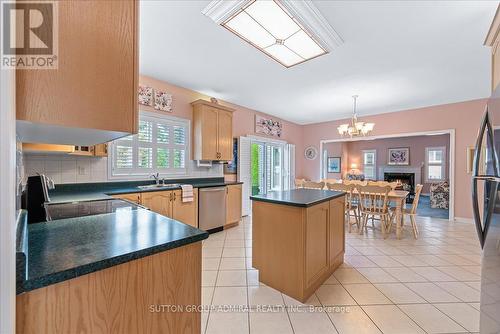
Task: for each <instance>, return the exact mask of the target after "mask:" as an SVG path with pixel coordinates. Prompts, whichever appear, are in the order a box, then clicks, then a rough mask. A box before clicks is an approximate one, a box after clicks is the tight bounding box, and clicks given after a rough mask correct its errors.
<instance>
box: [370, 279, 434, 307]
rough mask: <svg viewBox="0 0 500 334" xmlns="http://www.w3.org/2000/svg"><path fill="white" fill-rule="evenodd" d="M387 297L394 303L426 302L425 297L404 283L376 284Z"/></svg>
mask: <svg viewBox="0 0 500 334" xmlns="http://www.w3.org/2000/svg"><path fill="white" fill-rule="evenodd" d="M375 287H376V288H377V289H379V290H380V291H381V292H382V293H383V294H384V295H385V296H386V297H387V298H389V299H390V300H391V301H392V302H393V303H394V304H413V303H425V302H426V301H425V299H423V298H422V297H420V296H419V295H417V294H416V293H415V292H413V291H412V290H410V289H409V288H408V287H407V286H405V285H404V284H403V283H382V284H375Z"/></svg>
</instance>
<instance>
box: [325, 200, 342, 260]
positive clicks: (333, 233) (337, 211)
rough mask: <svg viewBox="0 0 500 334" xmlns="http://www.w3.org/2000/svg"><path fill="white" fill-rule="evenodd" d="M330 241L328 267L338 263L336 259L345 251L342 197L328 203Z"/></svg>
mask: <svg viewBox="0 0 500 334" xmlns="http://www.w3.org/2000/svg"><path fill="white" fill-rule="evenodd" d="M329 224H330V225H329V232H328V234H329V235H330V240H329V247H330V256H329V257H330V258H329V264H330V266H334V265H335V264H336V263H337V262H338V257H339V256H340V255H341V254H344V251H345V238H344V235H345V231H344V197H341V198H336V199H333V200H331V201H330V222H329Z"/></svg>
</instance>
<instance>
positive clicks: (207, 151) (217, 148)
mask: <svg viewBox="0 0 500 334" xmlns="http://www.w3.org/2000/svg"><path fill="white" fill-rule="evenodd" d="M191 105H192V106H193V159H194V160H217V161H230V160H232V159H233V111H234V109H231V108H228V107H224V106H221V105H219V104H216V103H212V102H208V101H204V100H197V101H194V102H192V103H191Z"/></svg>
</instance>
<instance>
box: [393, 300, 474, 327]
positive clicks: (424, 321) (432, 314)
mask: <svg viewBox="0 0 500 334" xmlns="http://www.w3.org/2000/svg"><path fill="white" fill-rule="evenodd" d="M399 308H400V309H401V310H403V312H404V313H406V314H407V315H408V316H409V317H410V318H411V319H413V321H415V322H416V323H417V324H418V325H419V326H420V327H421V328H423V329H424V330H425V331H426V332H427V333H429V334H434V333H463V332H465V329H464V328H463V327H462V326H460V325H459V324H457V323H456V322H455V321H453V320H452V319H450V318H449V317H448V316H447V315H445V314H444V313H442V312H441V311H440V310H438V309H437V308H435V307H434V306H432V305H431V304H414V305H399Z"/></svg>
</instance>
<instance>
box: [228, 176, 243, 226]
mask: <svg viewBox="0 0 500 334" xmlns="http://www.w3.org/2000/svg"><path fill="white" fill-rule="evenodd" d="M226 191H227V197H226V225H229V224H237V223H239V221H240V219H241V206H242V202H241V199H242V194H243V189H242V185H241V184H234V185H229V186H226Z"/></svg>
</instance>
